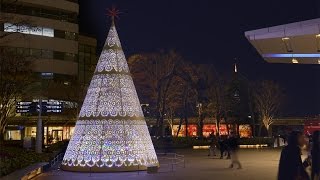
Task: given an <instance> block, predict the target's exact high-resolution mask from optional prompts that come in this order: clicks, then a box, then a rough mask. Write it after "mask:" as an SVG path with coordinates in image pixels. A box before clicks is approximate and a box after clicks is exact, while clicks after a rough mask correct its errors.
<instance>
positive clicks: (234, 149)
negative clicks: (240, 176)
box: [228, 133, 242, 169]
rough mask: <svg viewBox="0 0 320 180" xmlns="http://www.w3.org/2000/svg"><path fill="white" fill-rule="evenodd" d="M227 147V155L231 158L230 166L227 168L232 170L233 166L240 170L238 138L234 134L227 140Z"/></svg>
mask: <svg viewBox="0 0 320 180" xmlns="http://www.w3.org/2000/svg"><path fill="white" fill-rule="evenodd" d="M228 145H229V150H230V151H229V153H230V154H229V155H230V156H231V164H230V166H229V168H233V167H234V165H238V169H242V165H241V163H240V161H239V156H238V149H239V147H238V138H237V137H236V135H235V134H234V133H231V134H230V137H229V139H228Z"/></svg>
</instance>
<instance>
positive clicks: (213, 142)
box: [208, 133, 217, 156]
mask: <svg viewBox="0 0 320 180" xmlns="http://www.w3.org/2000/svg"><path fill="white" fill-rule="evenodd" d="M209 142H210V147H209V154H208V156H211V155H212V156H216V144H217V138H216V136H215V135H214V134H213V133H210V136H209Z"/></svg>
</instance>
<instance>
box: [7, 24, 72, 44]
mask: <svg viewBox="0 0 320 180" xmlns="http://www.w3.org/2000/svg"><path fill="white" fill-rule="evenodd" d="M1 27H3V31H4V32H18V33H23V34H32V35H37V36H46V37H57V38H64V39H67V40H78V34H77V33H75V32H68V31H61V30H56V29H52V28H47V27H40V26H31V25H28V24H13V23H4V24H3V26H1Z"/></svg>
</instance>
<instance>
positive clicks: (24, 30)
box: [18, 25, 30, 34]
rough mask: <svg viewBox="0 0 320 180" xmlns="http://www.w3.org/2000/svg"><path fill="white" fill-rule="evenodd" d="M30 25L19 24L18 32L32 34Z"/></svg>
mask: <svg viewBox="0 0 320 180" xmlns="http://www.w3.org/2000/svg"><path fill="white" fill-rule="evenodd" d="M29 29H30V27H29V26H28V25H19V28H18V32H19V33H22V34H30V31H29Z"/></svg>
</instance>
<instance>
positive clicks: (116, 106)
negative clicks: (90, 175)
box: [62, 25, 158, 171]
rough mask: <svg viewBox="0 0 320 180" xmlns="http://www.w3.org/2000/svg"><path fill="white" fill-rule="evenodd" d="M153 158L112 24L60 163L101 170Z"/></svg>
mask: <svg viewBox="0 0 320 180" xmlns="http://www.w3.org/2000/svg"><path fill="white" fill-rule="evenodd" d="M157 164H158V160H157V156H156V153H155V150H154V147H153V144H152V141H151V138H150V135H149V131H148V128H147V125H146V122H145V120H144V116H143V112H142V109H141V106H140V102H139V99H138V96H137V92H136V89H135V86H134V84H133V80H132V77H131V76H130V71H129V68H128V64H127V61H126V58H125V55H124V53H123V51H122V49H121V44H120V40H119V38H118V34H117V31H116V29H115V27H114V25H113V26H111V28H110V31H109V34H108V37H107V40H106V42H105V45H104V48H103V50H102V53H101V56H100V58H99V61H98V64H97V67H96V70H95V72H94V75H93V78H92V80H91V83H90V85H89V87H88V91H87V95H86V97H85V99H84V102H83V105H82V108H81V111H80V114H79V120H78V121H77V123H76V127H75V130H74V134H73V136H72V138H71V139H70V142H69V145H68V148H67V151H66V153H65V156H64V158H63V161H62V168H63V169H69V170H70V169H71V170H78V169H79V168H88V167H89V168H91V167H94V168H100V169H101V168H102V169H103V170H106V171H107V169H108V168H112V169H114V168H116V169H117V168H120V169H121V168H122V169H124V170H128V169H130V168H128V169H126V168H127V167H132V166H138V167H140V166H148V165H157ZM65 167H68V168H65ZM73 168H74V169H73ZM90 171H91V170H90Z"/></svg>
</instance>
